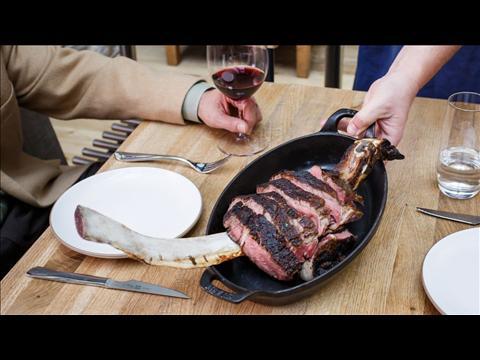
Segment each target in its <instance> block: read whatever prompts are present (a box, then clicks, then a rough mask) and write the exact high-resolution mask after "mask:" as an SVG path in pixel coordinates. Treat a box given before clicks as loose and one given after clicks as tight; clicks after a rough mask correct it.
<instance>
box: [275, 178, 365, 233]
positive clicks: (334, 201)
mask: <svg viewBox="0 0 480 360" xmlns="http://www.w3.org/2000/svg"><path fill="white" fill-rule="evenodd" d="M274 178H277V179H286V180H289V181H291V182H292V183H293V184H294V185H296V186H298V187H300V188H301V189H302V190H304V191H306V192H309V193H312V194H313V195H315V196H318V197H320V198H322V199H324V200H325V207H326V208H328V209H329V211H330V215H331V216H332V224H331V225H332V227H331V229H332V230H334V229H336V228H337V227H338V226H339V225H343V224H346V223H349V222H352V221H355V220H357V219H359V218H360V217H361V216H362V215H363V214H362V213H361V212H360V211H359V210H358V209H357V207H356V205H355V203H354V202H353V201H347V202H342V201H340V200H339V199H338V198H337V194H336V192H335V191H334V190H333V189H332V188H331V187H330V186H329V185H327V184H326V183H325V182H323V181H322V180H319V179H318V178H317V177H315V176H313V175H312V174H311V173H310V172H308V171H298V172H293V171H282V172H280V173H278V174H277V175H275V176H274Z"/></svg>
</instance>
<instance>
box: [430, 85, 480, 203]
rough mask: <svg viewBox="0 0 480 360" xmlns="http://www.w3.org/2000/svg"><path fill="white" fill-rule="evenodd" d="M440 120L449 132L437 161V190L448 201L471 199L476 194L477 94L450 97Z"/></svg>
mask: <svg viewBox="0 0 480 360" xmlns="http://www.w3.org/2000/svg"><path fill="white" fill-rule="evenodd" d="M444 120H445V126H447V127H448V129H449V131H447V133H448V135H446V136H445V137H444V140H443V141H442V147H441V151H440V156H439V158H438V164H437V180H438V187H439V188H440V191H441V192H442V193H443V194H445V195H447V196H449V197H451V198H455V199H469V198H472V197H474V196H475V195H477V194H478V193H479V192H480V94H478V93H474V92H458V93H455V94H453V95H451V96H450V97H449V98H448V105H447V110H446V113H445V119H444Z"/></svg>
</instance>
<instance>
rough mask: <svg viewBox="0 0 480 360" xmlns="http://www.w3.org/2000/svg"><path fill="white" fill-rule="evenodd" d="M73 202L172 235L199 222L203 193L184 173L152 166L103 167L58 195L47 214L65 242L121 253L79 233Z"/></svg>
mask: <svg viewBox="0 0 480 360" xmlns="http://www.w3.org/2000/svg"><path fill="white" fill-rule="evenodd" d="M77 205H84V206H87V207H90V208H92V209H94V210H96V211H98V212H100V213H102V214H104V215H106V216H109V217H111V218H112V219H114V220H117V221H119V222H121V223H122V224H124V225H126V226H127V227H129V228H130V229H132V230H135V231H137V232H139V233H141V234H144V235H148V236H155V237H164V238H175V237H179V236H182V235H184V234H185V233H186V232H188V230H190V229H191V228H192V227H193V225H195V223H196V222H197V220H198V218H199V217H200V213H201V211H202V197H201V195H200V192H199V191H198V189H197V187H196V186H195V185H194V184H193V183H192V182H191V181H190V180H188V179H187V178H185V177H184V176H182V175H180V174H177V173H175V172H172V171H168V170H163V169H158V168H151V167H130V168H122V169H116V170H111V171H106V172H102V173H99V174H96V175H94V176H91V177H89V178H87V179H85V180H82V181H80V182H79V183H78V184H75V185H74V186H72V187H71V188H70V189H68V190H67V191H66V192H65V193H64V194H62V196H60V198H59V199H58V200H57V202H56V203H55V205H54V206H53V209H52V212H51V214H50V224H51V226H52V229H53V231H54V233H55V235H56V236H57V237H58V238H59V240H60V241H61V242H62V243H63V244H65V245H66V246H68V247H69V248H71V249H73V250H75V251H78V252H79V253H82V254H86V255H90V256H95V257H102V258H125V257H127V255H126V254H125V253H123V252H122V251H120V250H117V249H115V248H114V247H112V246H110V245H107V244H100V243H95V242H91V241H87V240H84V239H82V238H81V237H80V235H78V233H77V230H76V228H75V221H74V216H73V215H74V212H75V208H76V206H77Z"/></svg>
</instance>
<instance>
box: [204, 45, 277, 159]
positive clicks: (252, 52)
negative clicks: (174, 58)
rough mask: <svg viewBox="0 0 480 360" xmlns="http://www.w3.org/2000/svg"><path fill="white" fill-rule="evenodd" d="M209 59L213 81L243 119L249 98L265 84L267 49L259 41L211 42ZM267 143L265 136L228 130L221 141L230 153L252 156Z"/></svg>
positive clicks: (231, 113) (224, 149)
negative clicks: (219, 43) (258, 43)
mask: <svg viewBox="0 0 480 360" xmlns="http://www.w3.org/2000/svg"><path fill="white" fill-rule="evenodd" d="M207 62H208V69H209V71H210V75H211V76H212V80H213V83H214V84H215V86H216V87H217V89H218V90H219V91H221V92H222V93H223V94H224V95H225V96H226V97H228V99H230V101H228V100H227V99H226V102H227V104H228V108H229V112H230V115H232V116H237V117H239V118H240V119H243V112H244V108H245V105H246V100H247V99H248V98H250V97H251V96H252V95H253V94H254V93H255V92H256V91H257V90H258V88H259V87H260V86H261V85H262V83H263V81H264V80H265V76H266V73H267V71H268V51H267V48H266V47H265V46H259V45H209V46H207ZM266 147H267V145H266V141H265V139H262V138H261V137H259V136H258V135H257V136H249V135H247V134H243V133H237V134H233V133H230V132H229V133H227V134H225V135H224V136H223V137H222V138H221V139H220V141H219V143H218V148H219V149H220V151H222V152H223V153H225V154H227V155H235V156H249V155H254V154H256V153H259V152H260V151H263V150H264V149H265V148H266Z"/></svg>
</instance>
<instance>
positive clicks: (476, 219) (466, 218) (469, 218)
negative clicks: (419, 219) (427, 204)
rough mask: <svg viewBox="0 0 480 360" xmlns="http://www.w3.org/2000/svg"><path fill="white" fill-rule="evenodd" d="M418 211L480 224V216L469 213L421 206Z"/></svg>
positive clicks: (447, 218) (464, 222)
mask: <svg viewBox="0 0 480 360" xmlns="http://www.w3.org/2000/svg"><path fill="white" fill-rule="evenodd" d="M417 211H419V212H421V213H423V214H427V215H430V216H434V217H438V218H441V219H446V220H452V221H457V222H460V223H463V224H468V225H480V216H475V215H467V214H455V213H451V212H447V211H440V210H432V209H424V208H421V207H417Z"/></svg>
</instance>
